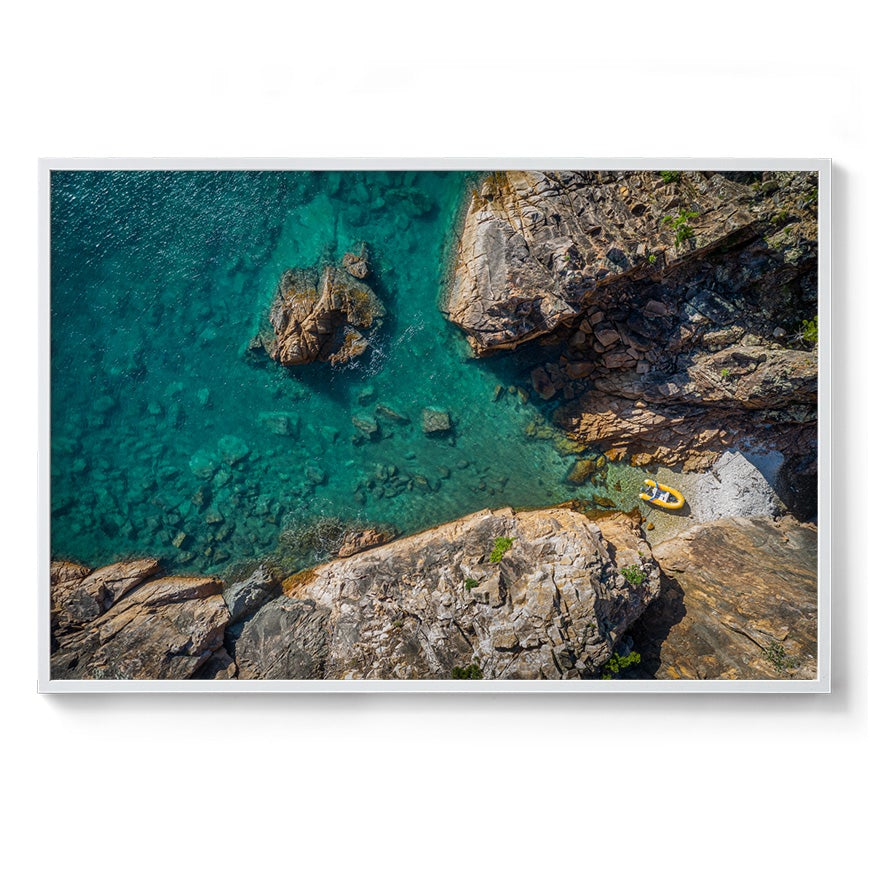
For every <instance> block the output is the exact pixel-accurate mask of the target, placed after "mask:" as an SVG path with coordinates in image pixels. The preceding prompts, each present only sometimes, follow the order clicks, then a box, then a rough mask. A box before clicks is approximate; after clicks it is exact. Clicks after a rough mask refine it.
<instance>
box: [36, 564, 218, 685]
mask: <svg viewBox="0 0 870 870" xmlns="http://www.w3.org/2000/svg"><path fill="white" fill-rule="evenodd" d="M154 570H156V563H154V560H140V561H139V562H134V563H118V564H117V565H112V566H109V567H108V568H105V569H102V571H101V572H93V573H92V574H90V575H85V576H84V577H82V578H80V580H79V581H78V586H77V587H76V590H73V589H70V588H69V583H68V582H67V584H65V585H64V586H63V588H61V589H57V590H56V591H55V590H53V592H54V596H53V597H54V600H55V601H56V602H57V605H56V610H55V613H56V614H57V618H56V619H55V620H54V623H55V625H54V631H53V638H52V640H53V644H52V645H53V652H52V656H51V675H52V679H57V680H64V679H149V680H176V679H187V678H190V677H192V676H194V675H196V674H197V672H199V671H200V669H201V668H204V666H206V665H207V663H208V662H209V660H210V659H211V658H212V656H214V655H218V661H219V662H220V663H221V666H220V668H218V670H219V671H226V668H227V667H229V665H230V664H231V663H227V662H226V661H225V659H226V656H225V655H224V653H223V641H224V629H225V628H226V626H227V623H228V621H229V612H228V611H227V607H226V604H225V603H224V600H223V598H222V597H221V594H220V593H221V588H222V584H221V581H220V580H218V579H217V578H214V577H162V578H158V579H153V578H150V574H151V573H153V571H154ZM95 577H96V579H95ZM67 580H68V578H67ZM70 601H73V602H75V604H74V605H73V606H72V607H71V606H70V604H69V602H70ZM81 602H93V606H91V607H90V608H89V609H88V612H87V613H85V612H84V611H83V610H82V608H81V607H80V606H79V605H80V603H81ZM97 611H99V612H97ZM68 614H72V616H71V617H69V618H67V615H68ZM232 669H233V671H234V669H235V668H234V665H233V666H232Z"/></svg>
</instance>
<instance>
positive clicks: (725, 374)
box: [719, 369, 731, 381]
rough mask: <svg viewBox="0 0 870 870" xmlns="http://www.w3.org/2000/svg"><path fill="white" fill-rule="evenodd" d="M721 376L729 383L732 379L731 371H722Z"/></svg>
mask: <svg viewBox="0 0 870 870" xmlns="http://www.w3.org/2000/svg"><path fill="white" fill-rule="evenodd" d="M719 374H721V376H722V380H723V381H727V380H729V379H730V378H731V369H722V371H721V372H720V373H719Z"/></svg>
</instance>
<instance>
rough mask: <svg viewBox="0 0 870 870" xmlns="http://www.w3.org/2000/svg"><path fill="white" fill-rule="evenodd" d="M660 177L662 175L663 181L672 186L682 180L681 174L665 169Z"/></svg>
mask: <svg viewBox="0 0 870 870" xmlns="http://www.w3.org/2000/svg"><path fill="white" fill-rule="evenodd" d="M659 175H661V177H662V180H663V181H665V182H666V183H667V184H671V183H672V182H674V181H679V180H680V173H679V172H674V171H673V170H672V169H663V170H662V171H661V172H660V173H659Z"/></svg>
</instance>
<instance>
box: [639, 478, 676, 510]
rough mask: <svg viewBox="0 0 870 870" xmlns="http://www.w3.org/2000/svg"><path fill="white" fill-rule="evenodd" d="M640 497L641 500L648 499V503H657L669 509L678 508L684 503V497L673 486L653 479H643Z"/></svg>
mask: <svg viewBox="0 0 870 870" xmlns="http://www.w3.org/2000/svg"><path fill="white" fill-rule="evenodd" d="M640 497H641V499H642V500H643V501H648V502H649V503H650V504H654V505H658V506H659V507H663V508H667V509H668V510H671V511H676V510H679V509H680V508H681V507H682V506H683V505H684V504H685V503H686V499H685V497H684V496H683V494H682V493H681V492H679V491H678V490H676V489H674V488H673V487H670V486H665V485H664V484H663V483H656V481H654V480H645V481H644V482H643V488H642V489H641V491H640Z"/></svg>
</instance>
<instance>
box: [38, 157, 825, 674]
mask: <svg viewBox="0 0 870 870" xmlns="http://www.w3.org/2000/svg"><path fill="white" fill-rule="evenodd" d="M811 176H812V174H810V173H784V172H776V173H717V172H679V173H678V172H673V173H653V172H619V173H594V172H546V173H544V172H505V173H493V174H491V175H489V176H486V177H484V178H482V179H481V181H480V184H479V185H478V186H477V187H476V188H474V189H473V190H472V191H471V192H470V194H469V201H468V204H467V208H466V210H465V214H464V217H463V225H462V229H461V232H460V233H459V236H458V240H457V242H456V246H455V251H454V254H455V263H454V269H453V280H452V282H451V284H450V286H449V287H448V288H447V290H446V292H445V295H444V298H443V299H442V307H443V310H444V313H445V315H446V316H447V318H448V319H449V320H450V321H452V322H453V323H454V324H456V325H457V327H459V329H461V330H462V332H463V333H464V335H465V336H466V338H467V340H468V345H469V348H470V352H471V354H472V355H473V356H476V357H484V356H489V355H492V354H496V353H504V352H511V351H514V350H516V349H517V348H518V347H521V346H524V345H530V344H532V343H534V344H535V345H536V347H538V348H539V349H540V350H541V351H542V354H543V355H544V356H546V357H548V359H549V361H543V362H536V363H535V364H534V366H533V367H532V368H530V369H529V370H528V373H527V374H528V386H529V390H528V392H525V391H523V396H522V399H523V401H524V402H525V401H529V400H530V399H531V401H533V402H534V403H536V404H537V405H538V406H539V407H540V408H541V409H542V423H541V425H537V424H535V425H531V427H530V429H529V430H528V431H527V432H526V436H527V437H530V438H551V439H552V440H553V441H554V444H555V447H556V449H558V450H559V452H560V453H562V455H570V456H572V457H574V466H573V470H572V471H571V472H570V473H569V478H568V479H569V481H570V482H571V483H572V484H576V485H577V486H581V485H583V484H584V482H586V481H588V480H592V481H599V482H600V480H601V479H602V478H604V479H606V474H607V468H608V465H609V463H613V462H627V463H630V464H631V465H632V466H638V467H642V468H645V469H646V468H648V469H651V470H650V473H651V474H652V473H655V475H656V476H657V477H658V479H659V480H660V481H662V482H664V483H666V484H668V483H670V484H672V485H675V486H677V488H679V489H680V490H681V491H683V492H684V494H685V495H686V499H687V503H686V506H685V508H683V509H681V510H680V511H675V512H666V511H657V512H656V513H655V514H654V515H653V514H650V513H649V510H648V509H647V510H645V511H644V512H643V513H642V512H641V511H640V510H638V511H635V512H632V513H631V514H625V513H619V512H618V511H615V510H610V509H608V504H607V500H606V499H601V498H599V499H598V500H597V502H596V503H594V504H593V503H589V502H587V501H585V500H583V499H579V498H578V499H577V500H576V501H575V502H571V503H567V504H563V505H558V506H555V507H549V508H542V509H536V510H518V509H517V510H515V509H512V508H502V509H500V510H485V511H479V512H477V513H473V514H470V515H468V516H465V517H462V518H460V519H456V520H454V521H452V522H449V523H445V524H443V525H440V526H437V527H435V528H432V529H428V530H426V531H423V532H419V533H417V534H414V535H410V536H407V537H403V538H399V539H397V540H392V537H393V533H392V532H391V531H390V530H386V529H361V528H354V529H348V530H347V531H346V532H345V533H344V534H343V536H342V535H339V536H338V537H337V538H336V540H335V541H334V543H335V547H334V548H333V549H332V550H331V551H330V555H329V557H328V558H327V559H326V561H324V562H323V563H322V564H320V565H316V566H312V567H307V568H305V569H304V570H302V571H296V572H295V573H288V572H287V571H286V570H283V569H282V568H281V567H279V566H278V565H277V564H273V563H271V562H263V563H262V564H259V565H255V566H253V567H252V568H251V570H250V571H248V572H246V573H245V576H243V577H229V576H228V577H223V578H222V577H211V576H210V577H185V576H176V575H169V576H164V572H163V571H162V570H161V566H160V565H159V563H158V562H157V561H156V560H154V559H147V558H146V559H136V560H131V561H125V562H120V563H116V564H113V565H109V566H105V567H101V568H98V569H96V570H91V569H90V568H89V567H86V566H83V565H78V564H76V563H73V562H63V561H57V562H53V563H52V567H51V602H52V603H51V611H52V618H51V628H52V657H51V670H52V677H53V678H54V679H273V680H274V679H420V680H426V679H598V678H605V679H607V678H610V679H612V678H632V679H649V678H655V679H782V678H786V679H811V678H813V677H814V676H815V667H816V638H817V612H816V595H817V592H816V573H815V560H816V547H817V544H816V530H815V527H814V525H813V524H812V521H813V519H814V517H815V512H816V503H815V490H816V476H817V467H816V456H817V444H816V438H817V433H816V403H817V378H818V371H817V368H818V366H817V359H816V353H815V350H814V348H813V345H812V340H811V338H810V335H811V331H810V329H809V326H808V324H811V319H812V317H813V312H814V311H815V308H816V271H817V252H816V248H817V245H816V235H817V226H816V216H815V199H814V197H813V193H814V191H815V186H814V185H815V179H814V177H811ZM368 274H369V262H368V251H367V248H366V247H365V246H361V247H360V249H359V251H358V252H356V253H355V252H348V253H347V254H346V255H345V256H344V258H343V260H342V261H341V263H324V264H323V265H322V267H321V268H319V269H317V270H293V269H291V270H288V271H287V272H285V273H284V275H283V277H282V279H281V282H280V286H279V287H278V290H277V293H276V296H275V299H274V301H273V303H272V306H271V308H270V311H269V312H268V322H265V320H264V323H263V326H262V328H261V330H260V332H259V333H258V335H257V337H256V338H255V339H254V341H252V343H251V345H250V347H249V348H248V353H249V354H253V355H254V357H256V356H257V355H258V354H260V353H261V352H265V353H266V354H267V355H268V356H269V357H271V359H272V360H274V361H275V362H276V363H279V364H280V365H284V366H294V365H304V364H308V363H316V362H320V363H329V364H330V365H332V366H336V365H341V364H343V363H347V362H348V361H350V360H353V359H355V358H356V357H358V356H360V355H361V354H363V353H365V352H366V349H367V348H368V343H369V339H370V338H371V337H372V336H373V335H375V334H376V332H377V330H378V329H379V328H380V327H381V324H382V322H383V319H384V317H385V316H386V309H385V307H384V305H383V304H382V302H381V301H380V299H379V298H378V297H377V295H375V293H374V291H373V290H372V288H371V287H370V286H369V285H368V284H367V283H366V279H367V277H368ZM267 362H268V361H267ZM500 389H501V388H500ZM510 389H511V390H514V391H515V392H517V391H518V388H516V387H515V386H512V387H510ZM499 398H500V393H497V394H496V396H495V397H494V401H497V400H498V399H499ZM549 403H552V408H553V410H552V413H548V405H549ZM377 410H378V413H379V414H380V416H381V417H382V418H384V419H390V420H394V419H398V420H399V422H400V423H403V424H404V423H407V422H409V421H408V419H407V418H405V417H403V416H402V415H398V416H397V412H395V411H391V409H389V408H385V407H382V406H381V405H378V406H377ZM493 412H494V413H497V410H495V411H493ZM543 414H546V415H547V417H546V418H544V417H543ZM550 420H551V421H552V422H550ZM270 423H274V425H276V426H277V425H279V423H280V424H281V425H284V423H285V421H284V418H283V417H282V418H281V419H280V420H279V419H278V418H276V419H275V421H271V420H270ZM286 425H287V426H289V424H286ZM353 425H354V426H355V427H356V429H357V430H358V433H357V435H356V436H355V437H356V438H358V439H360V440H363V441H364V440H366V439H371V438H372V437H376V436H377V434H378V431H379V427H380V423H379V421H378V419H377V418H376V417H374V416H363V415H358V416H357V417H355V418H354V419H353ZM453 425H454V423H453V420H452V419H451V417H450V414H449V412H448V411H447V410H446V409H443V408H435V407H431V408H426V409H425V410H424V412H423V418H422V426H423V431H424V432H425V433H426V435H427V436H431V437H435V438H438V437H444V438H449V437H451V433H452V429H453ZM285 428H286V427H285ZM226 446H227V449H228V450H231V448H235V447H236V445H233V444H229V445H226ZM240 449H241V448H238V449H236V450H235V452H234V453H233V455H234V456H235V455H237V454H238V453H239V450H240ZM231 452H232V451H231ZM198 467H199V466H197V468H198ZM192 469H193V470H194V472H195V473H196V469H194V468H193V465H192ZM652 469H655V471H654V472H653V471H652ZM208 471H209V468H207V467H204V468H203V474H204V475H205V474H206V473H207V472H208ZM428 485H429V484H428V482H427V486H428ZM610 505H611V506H612V505H613V503H612V502H611V503H610Z"/></svg>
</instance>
